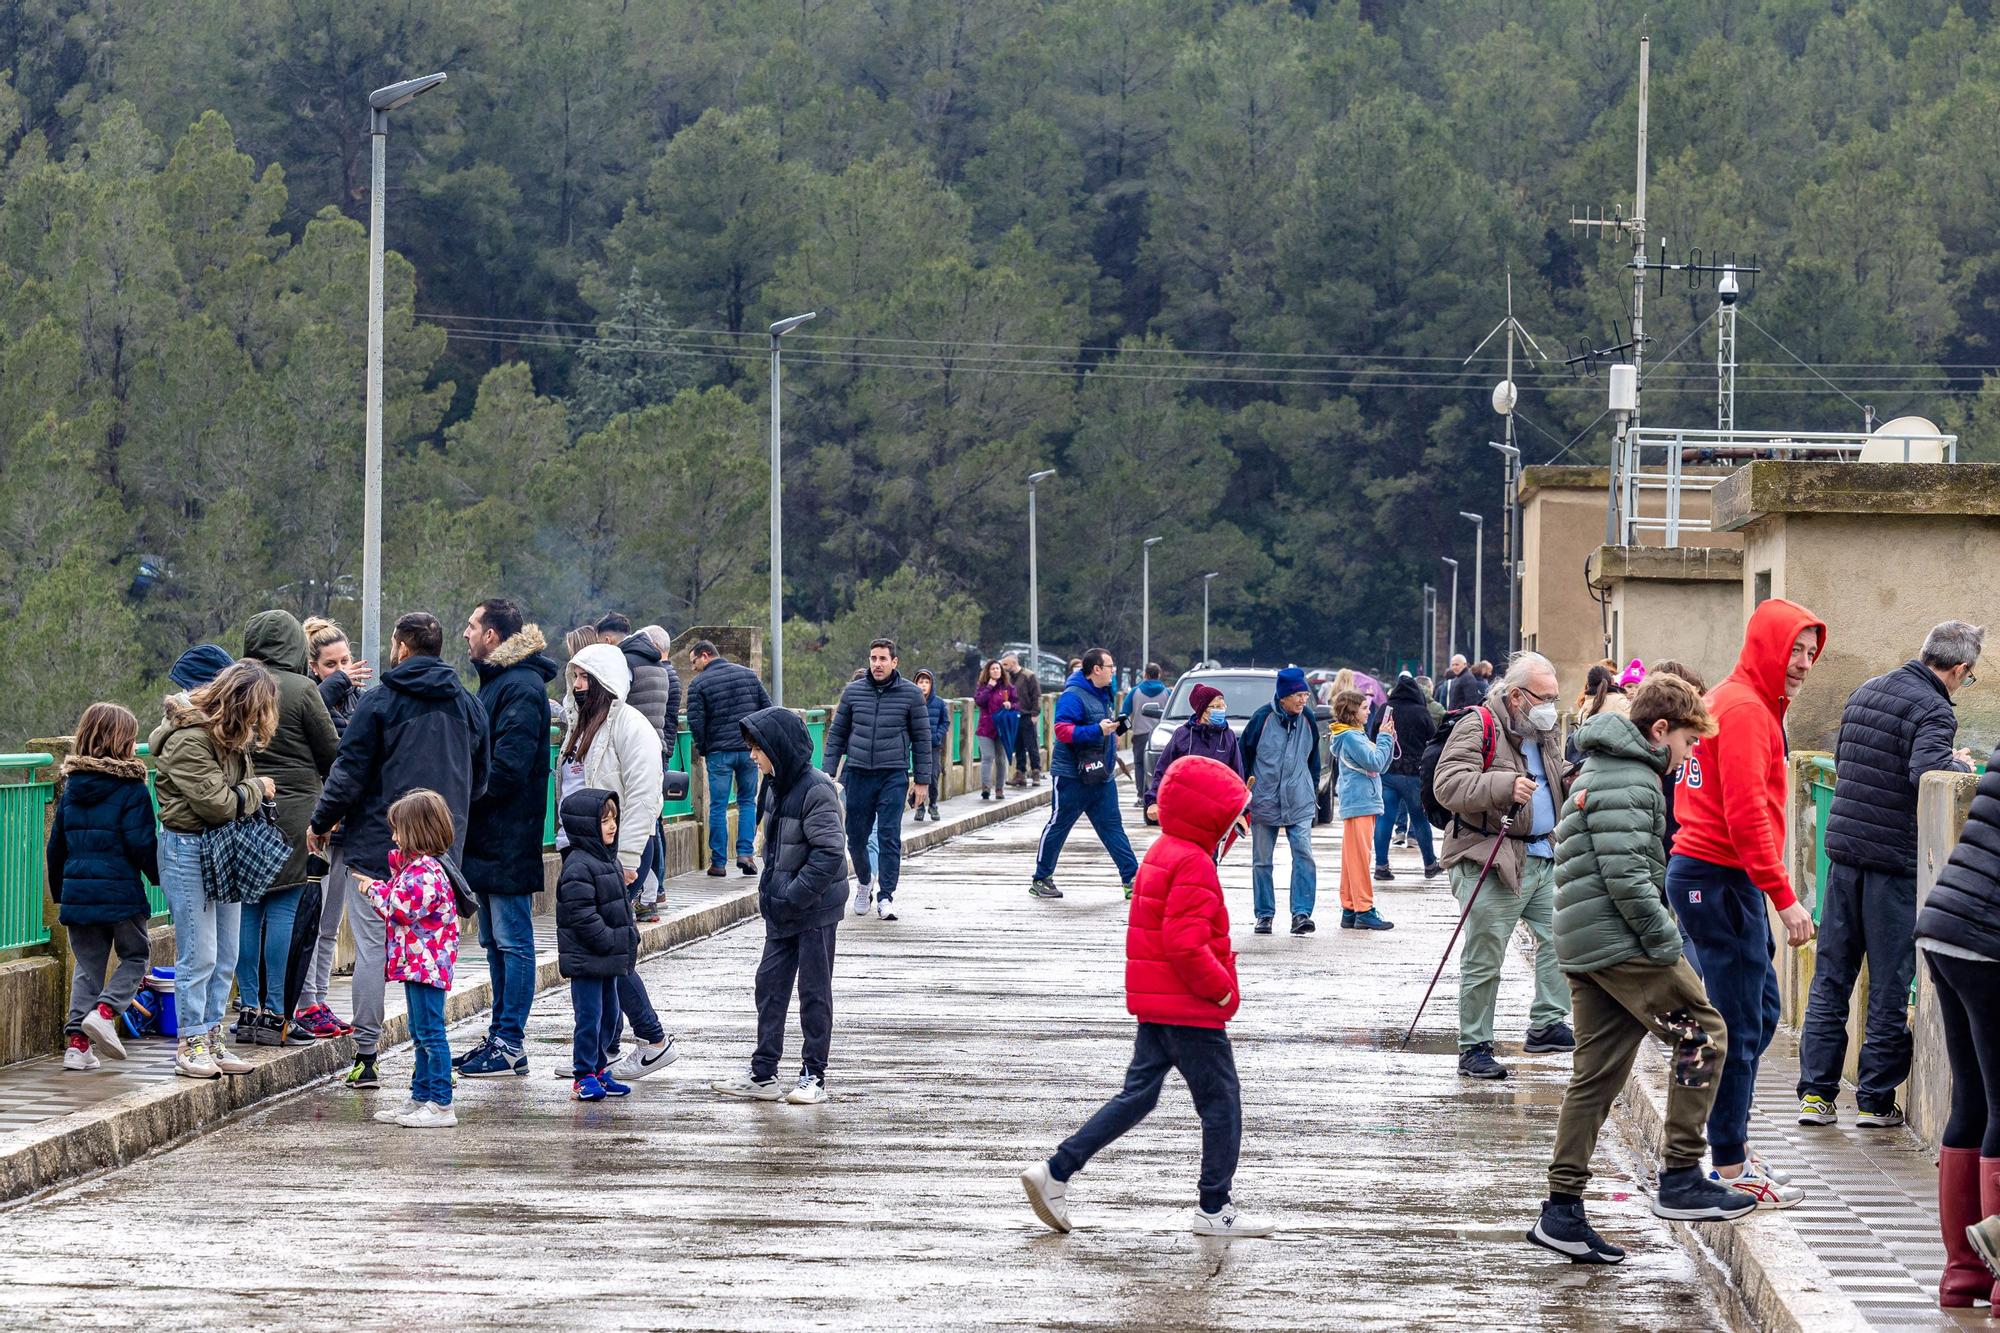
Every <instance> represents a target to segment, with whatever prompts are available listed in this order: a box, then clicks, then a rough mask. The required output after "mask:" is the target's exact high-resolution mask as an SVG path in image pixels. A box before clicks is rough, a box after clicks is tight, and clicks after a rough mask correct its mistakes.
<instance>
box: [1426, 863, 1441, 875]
mask: <svg viewBox="0 0 2000 1333" xmlns="http://www.w3.org/2000/svg"><path fill="white" fill-rule="evenodd" d="M1443 873H1444V867H1443V866H1441V865H1439V864H1438V863H1437V862H1435V861H1433V862H1431V863H1430V864H1429V865H1427V866H1425V867H1424V878H1425V879H1436V878H1437V877H1438V876H1439V875H1442V874H1443Z"/></svg>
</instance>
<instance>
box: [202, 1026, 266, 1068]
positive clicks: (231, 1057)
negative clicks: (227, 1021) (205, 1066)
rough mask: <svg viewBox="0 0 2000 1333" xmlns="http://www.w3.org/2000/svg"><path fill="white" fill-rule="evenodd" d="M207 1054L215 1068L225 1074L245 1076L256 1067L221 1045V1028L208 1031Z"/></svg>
mask: <svg viewBox="0 0 2000 1333" xmlns="http://www.w3.org/2000/svg"><path fill="white" fill-rule="evenodd" d="M208 1054H209V1058H210V1059H212V1060H214V1061H215V1067H216V1068H217V1069H220V1070H221V1071H222V1072H223V1073H225V1074H247V1073H249V1072H250V1071H251V1070H253V1069H255V1068H256V1067H257V1066H255V1065H253V1064H251V1063H250V1062H249V1061H248V1060H245V1059H244V1058H243V1057H242V1056H240V1055H238V1054H236V1053H235V1052H234V1051H232V1050H230V1049H229V1048H228V1047H227V1046H225V1045H223V1044H222V1029H221V1028H210V1029H209V1032H208Z"/></svg>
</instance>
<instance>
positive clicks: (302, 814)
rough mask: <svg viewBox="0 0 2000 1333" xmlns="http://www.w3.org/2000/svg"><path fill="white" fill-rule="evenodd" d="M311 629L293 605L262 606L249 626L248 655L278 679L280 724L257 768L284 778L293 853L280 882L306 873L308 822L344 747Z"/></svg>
mask: <svg viewBox="0 0 2000 1333" xmlns="http://www.w3.org/2000/svg"><path fill="white" fill-rule="evenodd" d="M306 653H307V648H306V631H305V627H304V626H303V625H301V624H299V622H298V618H297V617H296V616H294V615H293V614H292V613H291V612H290V611H261V612H259V613H258V614H256V615H254V616H252V617H250V623H249V624H248V625H246V626H244V628H243V655H244V656H245V657H247V658H249V659H251V660H252V661H255V662H262V663H263V664H264V665H265V666H267V667H269V668H270V670H271V676H272V678H273V679H275V680H276V681H277V682H278V729H277V730H276V731H275V732H273V733H271V743H270V744H269V745H267V746H265V747H264V748H263V749H261V750H259V751H258V752H257V771H258V772H259V773H260V774H262V775H263V776H265V777H267V778H270V779H271V780H272V781H273V782H275V783H277V784H278V827H279V828H281V829H283V830H284V832H285V836H286V837H287V838H289V839H290V840H291V843H292V855H291V857H290V859H288V860H287V861H286V862H285V864H284V866H283V867H282V868H281V869H280V870H279V871H278V877H277V878H276V879H274V880H272V881H271V883H272V885H273V886H274V887H276V888H280V889H282V888H285V887H286V886H288V885H292V884H297V883H299V882H301V881H302V880H304V879H305V877H306V823H307V821H308V820H310V819H311V818H312V812H313V806H314V805H316V804H318V803H319V792H320V788H321V787H322V786H323V785H324V784H325V782H326V775H327V774H328V773H329V772H331V771H332V769H333V760H334V756H335V755H336V754H338V753H339V751H340V734H339V733H338V732H337V731H335V730H334V726H333V718H332V716H331V715H330V714H329V713H328V712H327V711H326V701H325V700H324V699H323V698H322V697H321V696H320V692H319V686H318V685H316V684H314V683H313V679H312V677H311V676H310V675H308V674H307V673H306Z"/></svg>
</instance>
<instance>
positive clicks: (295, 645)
mask: <svg viewBox="0 0 2000 1333" xmlns="http://www.w3.org/2000/svg"><path fill="white" fill-rule="evenodd" d="M306 654H307V649H306V629H305V626H303V625H301V624H300V623H299V618H298V617H297V616H295V615H293V614H292V613H291V612H290V611H259V612H258V613H257V614H256V615H254V616H252V617H250V623H249V624H247V625H245V626H244V627H243V655H244V656H245V657H253V658H255V659H256V660H258V661H259V662H262V663H263V664H264V665H265V666H268V667H272V668H275V669H276V670H279V671H290V672H293V673H295V674H297V675H301V676H303V675H305V674H306Z"/></svg>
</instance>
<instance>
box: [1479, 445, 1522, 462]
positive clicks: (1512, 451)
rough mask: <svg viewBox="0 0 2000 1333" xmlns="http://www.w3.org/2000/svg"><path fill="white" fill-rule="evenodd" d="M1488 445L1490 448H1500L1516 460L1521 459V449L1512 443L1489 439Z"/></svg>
mask: <svg viewBox="0 0 2000 1333" xmlns="http://www.w3.org/2000/svg"><path fill="white" fill-rule="evenodd" d="M1486 447H1487V448H1488V449H1498V450H1499V451H1500V452H1501V453H1503V454H1505V455H1507V457H1509V458H1511V459H1513V460H1515V461H1516V462H1519V461H1520V458H1521V451H1520V450H1519V449H1518V448H1516V447H1515V446H1513V445H1511V444H1502V443H1500V441H1498V440H1488V441H1487V442H1486Z"/></svg>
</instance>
